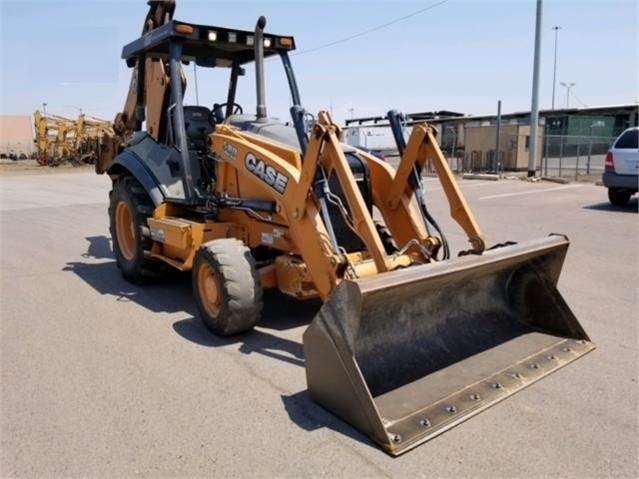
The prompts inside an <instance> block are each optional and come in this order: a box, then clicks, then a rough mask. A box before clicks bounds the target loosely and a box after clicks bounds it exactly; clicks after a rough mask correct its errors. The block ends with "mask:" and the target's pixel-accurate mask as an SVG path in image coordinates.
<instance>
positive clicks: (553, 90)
mask: <svg viewBox="0 0 639 479" xmlns="http://www.w3.org/2000/svg"><path fill="white" fill-rule="evenodd" d="M552 29H553V30H554V31H555V66H554V67H553V70H552V109H553V110H554V109H555V87H556V85H557V33H558V32H559V30H561V27H552Z"/></svg>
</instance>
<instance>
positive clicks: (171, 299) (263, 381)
mask: <svg viewBox="0 0 639 479" xmlns="http://www.w3.org/2000/svg"><path fill="white" fill-rule="evenodd" d="M460 185H461V187H462V190H463V191H464V193H465V194H466V196H467V199H468V201H469V204H470V206H471V208H472V209H473V210H474V212H475V214H476V216H477V220H478V222H479V224H480V225H481V226H482V228H483V231H484V233H485V235H486V237H487V239H488V241H489V242H491V243H496V242H502V241H505V240H514V241H523V240H526V239H533V238H539V237H541V236H546V235H548V234H549V233H564V234H567V235H568V237H569V238H570V239H571V246H570V250H569V252H568V257H567V260H566V263H565V265H564V269H563V272H562V275H561V278H560V280H559V290H560V292H561V293H562V294H563V296H564V298H565V300H566V301H567V303H568V304H569V305H570V307H571V308H572V309H573V311H574V313H575V315H576V317H577V318H578V319H579V320H580V322H581V324H582V326H583V327H584V328H585V330H586V331H587V332H588V334H589V335H590V336H591V338H592V339H593V340H594V341H595V342H596V343H597V345H598V349H596V350H595V351H594V352H592V353H590V354H588V355H587V356H585V357H583V358H581V359H580V360H578V361H576V362H575V363H572V364H570V365H568V366H567V367H565V368H563V369H561V370H559V371H558V372H555V373H553V374H552V375H550V376H549V377H547V378H545V379H543V380H542V381H539V382H537V383H535V384H533V385H532V386H530V387H529V388H527V389H525V390H523V391H521V392H519V393H517V394H515V395H514V396H512V397H510V398H508V399H506V400H505V401H503V402H501V403H499V404H497V405H496V406H494V407H492V408H490V409H488V410H487V411H485V412H483V413H481V414H479V415H478V416H476V417H474V418H472V419H470V420H468V421H465V422H463V423H462V424H461V425H459V426H457V427H455V428H453V429H452V430H450V431H448V432H446V433H444V434H443V435H441V436H439V437H437V438H435V439H433V440H431V441H429V442H428V443H426V444H424V445H422V446H420V447H418V448H416V449H414V450H412V451H410V452H408V453H406V454H404V455H402V456H400V457H398V458H392V457H390V456H388V455H386V454H385V453H384V452H382V451H381V450H380V449H378V448H377V447H376V446H375V445H374V444H373V443H372V442H370V441H369V440H368V439H367V438H366V437H365V436H363V435H361V434H360V433H359V432H358V431H356V430H355V429H353V428H352V427H350V426H349V425H347V424H346V423H344V422H342V421H341V420H339V419H337V418H336V417H335V416H333V415H331V414H330V413H328V412H327V411H325V410H324V409H322V408H321V407H319V406H318V405H316V404H315V403H313V401H312V400H311V399H310V397H309V395H308V394H307V391H306V381H305V375H304V352H303V348H302V333H303V331H304V330H305V328H306V326H307V325H308V323H309V322H310V320H311V319H312V318H313V316H314V314H315V313H316V312H317V310H318V308H319V306H320V304H319V303H318V302H311V303H298V302H296V301H294V300H292V299H287V298H284V297H282V296H281V295H278V294H269V295H267V298H266V307H265V314H264V320H263V321H262V323H261V324H260V325H259V326H258V327H257V328H256V330H255V331H253V332H251V333H250V334H246V335H244V336H241V337H237V338H233V339H219V338H216V337H213V336H211V335H210V334H208V333H207V332H206V331H205V330H204V328H203V327H202V326H201V324H200V322H199V320H198V319H197V313H196V308H195V305H194V302H193V299H192V293H191V284H190V278H189V277H188V275H176V276H175V277H174V278H172V279H171V280H168V281H166V282H163V283H160V284H156V285H151V286H136V285H132V284H130V283H127V282H126V281H124V280H123V279H122V277H121V275H120V273H119V271H118V269H117V268H116V266H115V261H114V259H113V253H112V248H111V240H110V237H109V233H108V218H107V198H108V190H109V180H108V178H107V177H103V176H102V177H99V176H96V175H94V174H93V173H91V172H88V171H87V172H74V173H64V172H62V173H58V174H53V175H51V174H49V175H29V176H10V177H7V176H4V177H0V228H1V231H0V256H1V258H0V288H1V290H0V292H1V295H0V298H1V303H0V315H1V322H0V349H1V356H0V358H1V362H0V368H1V371H0V374H1V397H0V414H1V417H0V436H1V437H0V441H1V443H0V444H1V455H0V460H1V463H0V476H1V477H3V478H10V477H25V478H40V477H42V478H51V477H105V478H107V477H108V478H111V477H242V478H244V477H331V478H337V477H344V478H353V477H392V478H411V477H451V478H452V477H526V478H529V477H574V478H584V477H593V478H595V477H596V478H601V477H637V476H638V475H639V466H638V462H639V455H638V451H639V440H638V417H639V414H638V413H639V411H638V407H637V404H638V403H637V397H638V394H637V391H638V389H637V374H638V373H637V364H638V363H637V344H638V342H637V339H638V338H637V322H638V319H639V311H638V306H637V305H638V298H637V291H638V288H637V285H638V284H639V282H638V269H639V264H638V248H637V245H638V244H639V242H638V235H639V229H638V224H639V223H638V222H637V219H638V215H637V209H638V208H637V204H638V203H637V198H636V197H635V198H633V200H632V201H631V203H630V205H628V206H627V207H625V208H616V207H612V206H610V205H609V204H608V203H607V198H606V192H605V189H603V188H602V187H597V186H594V185H590V184H582V183H580V184H568V185H557V184H553V183H546V182H538V183H529V182H525V181H520V180H500V181H495V182H492V181H466V180H461V181H460ZM426 190H427V193H426V194H427V199H428V201H429V203H430V205H431V210H432V213H433V215H434V216H435V217H436V218H437V219H439V220H440V223H441V224H442V225H443V227H444V228H445V229H446V230H452V228H453V225H452V224H451V222H450V220H449V219H447V218H448V211H447V208H446V206H445V204H444V202H443V200H442V192H441V188H439V187H438V185H437V183H436V180H435V179H432V178H428V179H427V180H426ZM449 239H450V241H451V243H452V245H453V248H454V249H459V248H463V247H465V245H464V241H463V236H462V235H461V234H460V233H459V232H455V233H451V234H450V236H449Z"/></svg>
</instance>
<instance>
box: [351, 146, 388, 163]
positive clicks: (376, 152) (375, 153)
mask: <svg viewBox="0 0 639 479" xmlns="http://www.w3.org/2000/svg"><path fill="white" fill-rule="evenodd" d="M353 148H357V149H358V150H362V151H364V152H366V153H370V154H371V155H373V156H376V157H377V158H379V159H380V160H386V157H385V156H384V153H382V150H377V149H375V148H367V147H365V146H361V145H353Z"/></svg>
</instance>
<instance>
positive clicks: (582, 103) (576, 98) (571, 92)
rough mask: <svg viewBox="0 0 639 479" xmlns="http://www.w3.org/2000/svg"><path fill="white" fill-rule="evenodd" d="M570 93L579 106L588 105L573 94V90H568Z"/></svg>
mask: <svg viewBox="0 0 639 479" xmlns="http://www.w3.org/2000/svg"><path fill="white" fill-rule="evenodd" d="M570 94H571V95H572V96H573V98H574V99H575V100H577V101H578V102H579V103H581V106H583V107H587V106H588V105H586V104H585V103H584V102H583V101H581V99H580V98H579V97H578V96H577V95H575V92H574V91H572V90H570Z"/></svg>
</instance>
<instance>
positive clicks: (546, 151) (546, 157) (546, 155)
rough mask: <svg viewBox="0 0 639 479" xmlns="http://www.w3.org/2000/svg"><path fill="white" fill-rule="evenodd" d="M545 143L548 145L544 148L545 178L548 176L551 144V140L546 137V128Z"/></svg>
mask: <svg viewBox="0 0 639 479" xmlns="http://www.w3.org/2000/svg"><path fill="white" fill-rule="evenodd" d="M544 143H546V145H545V148H544V149H545V154H544V176H548V143H550V138H549V137H548V135H546V128H544Z"/></svg>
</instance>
